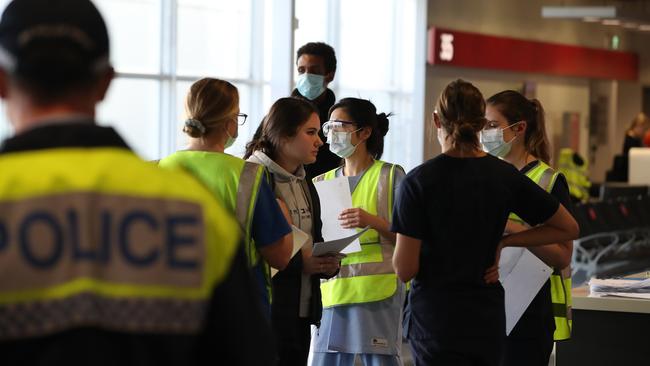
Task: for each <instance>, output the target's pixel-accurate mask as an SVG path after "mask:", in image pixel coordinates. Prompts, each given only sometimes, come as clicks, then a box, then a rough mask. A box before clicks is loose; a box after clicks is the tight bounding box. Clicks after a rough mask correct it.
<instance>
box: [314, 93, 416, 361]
mask: <svg viewBox="0 0 650 366" xmlns="http://www.w3.org/2000/svg"><path fill="white" fill-rule="evenodd" d="M388 117H389V115H386V114H385V113H380V114H377V110H376V108H375V106H374V105H373V104H372V103H371V102H370V101H368V100H364V99H357V98H345V99H342V100H341V101H339V102H338V103H336V104H334V105H333V106H332V108H330V111H329V121H328V122H326V123H325V124H323V134H324V135H325V136H327V143H328V144H329V149H330V151H332V152H333V153H334V154H336V155H338V156H339V157H341V158H342V159H344V160H343V165H342V166H340V167H338V168H336V169H333V170H331V171H329V172H327V173H325V174H322V175H320V176H317V177H315V178H314V181H315V182H316V181H322V180H328V179H334V178H336V177H347V179H348V182H349V185H350V191H351V192H352V205H353V208H349V209H346V210H344V211H343V212H341V213H340V215H339V216H338V217H333V218H327V219H331V220H338V221H339V222H340V225H341V226H342V227H343V228H347V229H352V228H356V229H363V228H365V227H367V226H368V227H370V230H368V231H367V232H366V233H364V234H363V235H362V236H361V238H360V241H361V248H362V250H361V252H358V253H351V254H349V255H348V256H347V257H346V258H344V259H343V260H342V261H341V269H340V271H339V273H338V274H337V275H336V276H335V277H332V278H330V279H327V280H323V281H322V282H321V292H322V300H323V318H322V320H321V327H320V329H319V330H318V332H317V333H316V335H315V336H314V341H313V343H312V345H313V349H312V350H313V354H314V356H313V362H312V365H314V366H315V365H323V366H325V365H327V366H329V365H349V366H352V365H354V364H355V358H356V357H357V355H358V356H359V357H360V358H361V359H362V361H363V364H364V365H387V366H388V365H402V361H401V357H400V347H401V343H402V327H401V319H402V306H403V304H404V296H405V285H404V284H403V283H402V282H401V281H399V280H398V279H397V276H396V275H395V271H394V270H393V268H392V258H393V251H394V250H395V234H394V233H392V232H391V231H390V221H391V214H392V210H393V197H394V193H395V190H396V187H397V186H398V184H399V182H400V181H401V180H402V178H403V177H404V175H405V174H404V169H402V167H400V166H399V165H395V164H390V163H386V162H384V161H381V160H379V159H381V155H382V153H383V150H384V136H385V135H386V133H387V132H388Z"/></svg>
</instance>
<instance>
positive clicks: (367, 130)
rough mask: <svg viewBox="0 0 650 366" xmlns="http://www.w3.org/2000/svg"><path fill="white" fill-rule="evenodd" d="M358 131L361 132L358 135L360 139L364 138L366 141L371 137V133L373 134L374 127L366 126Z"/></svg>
mask: <svg viewBox="0 0 650 366" xmlns="http://www.w3.org/2000/svg"><path fill="white" fill-rule="evenodd" d="M358 133H359V135H358V136H359V139H360V140H364V141H365V140H368V139H369V138H370V135H372V128H370V127H364V128H362V129H361V131H359V132H358Z"/></svg>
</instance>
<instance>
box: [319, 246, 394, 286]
mask: <svg viewBox="0 0 650 366" xmlns="http://www.w3.org/2000/svg"><path fill="white" fill-rule="evenodd" d="M365 245H368V244H365ZM393 250H394V248H393V246H392V245H385V244H382V245H381V257H382V261H381V262H369V263H354V264H347V265H343V266H341V269H340V270H339V273H338V275H337V276H336V277H334V278H332V279H331V280H336V279H337V278H347V277H356V276H368V275H380V274H390V273H395V272H394V271H393V264H392V260H393Z"/></svg>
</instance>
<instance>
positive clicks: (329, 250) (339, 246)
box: [312, 227, 369, 257]
mask: <svg viewBox="0 0 650 366" xmlns="http://www.w3.org/2000/svg"><path fill="white" fill-rule="evenodd" d="M368 229H369V228H368V227H366V228H365V229H363V230H361V231H359V232H358V233H356V234H354V235H352V236H348V237H346V238H342V239H336V240H330V241H325V242H322V243H316V244H314V249H313V252H312V255H313V256H314V257H318V256H323V255H332V254H338V253H345V249H346V248H347V247H348V246H349V245H350V244H351V243H352V242H354V241H358V239H359V237H360V236H361V235H363V233H365V232H366V231H368Z"/></svg>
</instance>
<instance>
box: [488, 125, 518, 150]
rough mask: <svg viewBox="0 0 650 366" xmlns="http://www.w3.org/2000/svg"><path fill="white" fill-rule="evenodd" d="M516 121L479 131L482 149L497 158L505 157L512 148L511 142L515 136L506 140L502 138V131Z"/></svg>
mask: <svg viewBox="0 0 650 366" xmlns="http://www.w3.org/2000/svg"><path fill="white" fill-rule="evenodd" d="M517 123H519V122H517ZM517 123H514V124H512V125H510V126H508V127H506V128H490V129H487V130H482V131H481V133H480V139H481V145H482V146H483V151H485V152H486V153H488V154H490V155H494V156H496V157H498V158H504V157H506V156H507V155H508V153H509V152H510V149H511V148H512V142H513V141H515V139H516V138H517V136H514V137H513V138H512V140H510V141H508V142H506V141H505V140H504V139H503V131H504V130H505V129H507V128H510V127H512V126H515V125H516V124H517Z"/></svg>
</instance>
